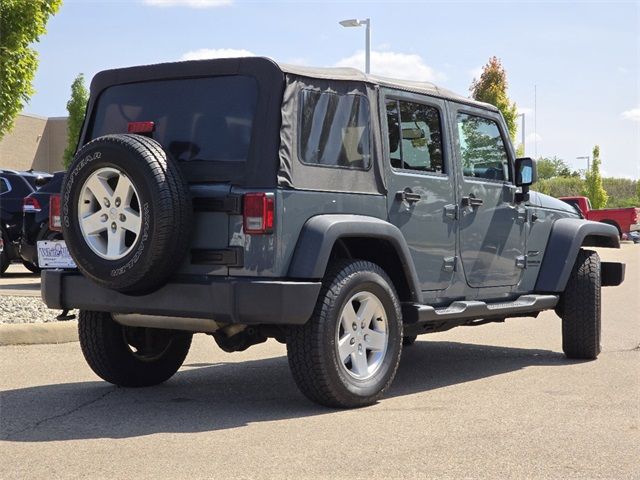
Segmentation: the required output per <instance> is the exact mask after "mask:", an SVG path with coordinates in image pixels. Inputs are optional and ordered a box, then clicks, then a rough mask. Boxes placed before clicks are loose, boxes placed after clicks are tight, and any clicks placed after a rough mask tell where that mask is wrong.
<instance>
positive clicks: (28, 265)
mask: <svg viewBox="0 0 640 480" xmlns="http://www.w3.org/2000/svg"><path fill="white" fill-rule="evenodd" d="M22 265H23V266H24V268H26V269H27V270H29V271H30V272H31V273H40V267H39V266H38V265H34V264H33V263H31V262H27V261H26V260H23V261H22Z"/></svg>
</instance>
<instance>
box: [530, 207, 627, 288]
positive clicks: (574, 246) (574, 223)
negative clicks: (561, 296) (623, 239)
mask: <svg viewBox="0 0 640 480" xmlns="http://www.w3.org/2000/svg"><path fill="white" fill-rule="evenodd" d="M581 247H609V248H620V236H619V235H618V229H617V228H616V227H614V226H612V225H607V224H606V223H601V222H592V221H589V220H582V219H579V218H560V219H558V220H556V221H555V222H554V224H553V227H552V228H551V233H550V235H549V239H548V241H547V247H546V249H545V253H544V257H543V259H542V263H541V265H540V272H539V273H538V280H537V281H536V292H554V293H558V292H563V291H564V288H565V286H566V285H567V280H569V275H570V274H571V269H572V268H573V264H574V263H575V261H576V257H577V256H578V250H580V248H581Z"/></svg>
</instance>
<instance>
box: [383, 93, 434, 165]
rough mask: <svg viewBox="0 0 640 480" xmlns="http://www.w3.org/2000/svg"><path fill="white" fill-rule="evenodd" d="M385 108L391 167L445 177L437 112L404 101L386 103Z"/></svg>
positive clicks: (424, 106) (428, 107)
mask: <svg viewBox="0 0 640 480" xmlns="http://www.w3.org/2000/svg"><path fill="white" fill-rule="evenodd" d="M386 107H387V126H388V129H389V159H390V161H391V166H392V167H393V168H399V169H404V170H419V171H422V172H432V173H444V163H443V155H442V127H441V121H440V112H439V111H438V109H437V108H435V107H431V106H429V105H423V104H420V103H412V102H405V101H402V100H400V101H399V100H387V101H386Z"/></svg>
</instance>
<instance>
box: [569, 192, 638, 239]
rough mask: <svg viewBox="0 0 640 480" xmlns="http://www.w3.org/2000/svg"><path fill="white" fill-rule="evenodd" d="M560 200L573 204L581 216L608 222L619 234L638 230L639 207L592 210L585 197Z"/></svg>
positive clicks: (595, 220)
mask: <svg viewBox="0 0 640 480" xmlns="http://www.w3.org/2000/svg"><path fill="white" fill-rule="evenodd" d="M560 200H562V201H564V202H566V203H568V204H569V205H573V206H574V207H576V208H577V209H578V210H580V213H582V216H583V217H584V218H586V219H587V220H593V221H594V222H602V223H608V224H609V225H613V226H614V227H616V228H617V229H618V232H619V233H620V236H621V237H622V234H623V233H629V232H635V231H638V230H640V223H638V221H639V220H638V219H640V208H636V207H629V208H605V209H603V210H592V209H591V202H590V201H589V199H588V198H587V197H560Z"/></svg>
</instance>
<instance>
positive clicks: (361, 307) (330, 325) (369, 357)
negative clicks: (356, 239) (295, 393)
mask: <svg viewBox="0 0 640 480" xmlns="http://www.w3.org/2000/svg"><path fill="white" fill-rule="evenodd" d="M401 352H402V313H401V310H400V302H399V301H398V296H397V294H396V291H395V289H394V288H393V284H392V283H391V280H390V279H389V277H388V276H387V274H386V273H385V272H384V270H382V269H381V268H380V267H379V266H377V265H375V264H373V263H371V262H367V261H361V260H348V261H340V262H337V263H335V264H333V265H331V266H330V267H329V269H328V271H327V274H326V275H325V278H324V280H323V286H322V289H321V291H320V295H319V297H318V301H317V303H316V308H315V310H314V313H313V315H312V317H311V319H310V320H309V321H308V322H307V323H306V324H305V325H301V326H296V327H292V328H291V329H290V330H289V334H288V338H287V356H288V358H289V366H290V368H291V372H292V374H293V378H294V380H295V382H296V384H297V385H298V388H299V389H300V390H301V391H302V393H303V394H304V395H305V396H306V397H307V398H309V399H310V400H312V401H314V402H316V403H319V404H321V405H325V406H329V407H341V408H354V407H362V406H366V405H371V404H373V403H375V402H376V401H377V400H378V399H380V397H382V395H383V394H384V392H385V391H386V390H387V388H388V387H389V385H390V384H391V382H392V381H393V378H394V376H395V374H396V370H397V368H398V364H399V362H400V355H401Z"/></svg>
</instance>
